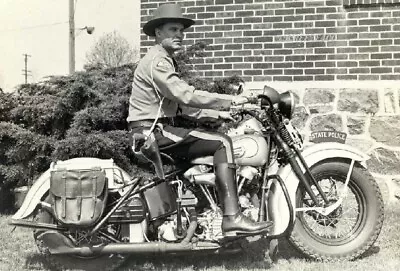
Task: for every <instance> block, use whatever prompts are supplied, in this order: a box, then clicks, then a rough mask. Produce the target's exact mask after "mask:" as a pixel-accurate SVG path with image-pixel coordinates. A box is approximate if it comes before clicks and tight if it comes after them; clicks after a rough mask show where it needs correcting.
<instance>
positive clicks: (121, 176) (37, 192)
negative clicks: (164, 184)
mask: <svg viewBox="0 0 400 271" xmlns="http://www.w3.org/2000/svg"><path fill="white" fill-rule="evenodd" d="M55 165H56V166H60V167H65V168H74V169H88V168H93V167H101V168H102V169H104V170H105V172H106V176H107V179H108V188H109V189H113V188H116V189H118V188H120V187H123V184H124V183H126V182H127V181H129V180H130V179H131V177H130V176H129V174H128V173H126V172H125V171H124V170H123V169H121V168H120V167H118V166H116V165H115V164H114V162H113V160H112V159H98V158H90V157H81V158H73V159H69V160H65V161H58V162H57V163H56V164H53V165H52V166H51V167H50V169H48V170H46V171H45V172H44V173H43V174H42V175H40V177H39V178H38V179H37V180H36V181H35V183H34V184H33V185H32V187H31V188H30V189H29V191H28V193H27V195H26V197H25V199H24V202H23V203H22V205H21V208H19V210H18V211H17V212H16V213H15V214H14V215H13V217H12V219H24V218H26V217H28V216H30V215H31V214H32V213H33V211H34V210H35V209H36V207H37V206H38V204H39V203H40V201H41V200H42V199H43V197H44V196H45V195H46V194H47V193H48V191H49V189H50V172H51V170H52V168H53V167H55Z"/></svg>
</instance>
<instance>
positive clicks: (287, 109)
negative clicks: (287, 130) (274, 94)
mask: <svg viewBox="0 0 400 271" xmlns="http://www.w3.org/2000/svg"><path fill="white" fill-rule="evenodd" d="M279 96H280V101H279V105H278V108H279V111H280V112H281V113H282V115H283V116H285V117H286V118H288V119H292V117H293V113H294V96H293V93H292V92H290V91H285V92H283V93H281V94H280V95H279Z"/></svg>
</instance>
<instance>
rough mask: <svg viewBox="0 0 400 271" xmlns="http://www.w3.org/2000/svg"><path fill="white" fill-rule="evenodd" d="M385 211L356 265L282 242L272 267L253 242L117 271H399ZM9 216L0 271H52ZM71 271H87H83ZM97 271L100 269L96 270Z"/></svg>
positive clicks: (397, 214)
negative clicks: (310, 256) (313, 256)
mask: <svg viewBox="0 0 400 271" xmlns="http://www.w3.org/2000/svg"><path fill="white" fill-rule="evenodd" d="M395 207H396V206H392V207H387V212H386V217H385V223H384V226H383V229H382V232H381V234H380V236H379V238H378V241H377V242H376V243H375V245H374V247H373V248H372V250H371V251H370V252H369V253H368V254H367V255H365V256H364V257H363V258H362V259H359V260H356V261H352V262H349V261H338V262H331V263H321V262H315V261H309V260H307V259H304V258H303V257H302V256H301V255H299V254H298V253H296V252H295V251H294V250H293V249H292V248H290V246H289V245H287V244H286V243H285V242H281V243H280V245H279V253H278V261H277V262H276V263H272V262H271V261H270V259H269V258H268V257H265V255H264V253H263V252H262V250H261V249H260V248H261V247H262V246H263V245H265V243H263V242H256V243H255V244H254V245H253V246H250V247H249V249H247V250H246V251H243V252H241V253H238V254H228V255H209V254H203V255H192V254H187V255H184V256H182V255H181V256H170V255H154V256H152V257H150V256H148V257H141V258H135V257H133V256H131V257H128V258H127V259H126V260H125V262H124V263H123V264H122V266H120V267H119V268H118V269H117V270H119V271H133V270H135V271H137V270H144V271H151V270H165V271H167V270H168V271H170V270H171V271H172V270H174V271H175V270H177V271H189V270H195V271H200V270H204V271H217V270H232V271H233V270H237V271H244V270H246V271H247V270H269V271H280V270H289V271H303V270H304V271H308V270H309V271H311V270H312V271H315V270H318V271H336V270H351V271H366V270H376V271H379V270H382V271H383V270H384V271H395V270H400V231H399V222H400V209H399V208H395ZM9 219H10V217H9V216H1V217H0V240H1V242H0V251H1V252H0V271H3V270H4V271H5V270H18V271H19V270H21V271H23V270H53V269H52V268H51V267H50V266H49V264H48V262H47V260H46V258H44V257H43V256H41V255H40V254H38V252H37V249H36V246H35V244H34V242H33V238H32V232H31V230H29V229H23V228H17V229H16V230H15V231H14V232H11V231H12V229H13V227H11V226H9V225H8V224H7V222H8V220H9ZM74 270H88V269H86V268H84V267H82V268H81V269H74ZM97 270H98V271H100V270H99V269H97Z"/></svg>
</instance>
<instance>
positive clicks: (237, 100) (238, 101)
mask: <svg viewBox="0 0 400 271" xmlns="http://www.w3.org/2000/svg"><path fill="white" fill-rule="evenodd" d="M257 102H258V98H257V97H246V96H234V98H233V99H232V105H242V104H246V103H249V104H256V103H257Z"/></svg>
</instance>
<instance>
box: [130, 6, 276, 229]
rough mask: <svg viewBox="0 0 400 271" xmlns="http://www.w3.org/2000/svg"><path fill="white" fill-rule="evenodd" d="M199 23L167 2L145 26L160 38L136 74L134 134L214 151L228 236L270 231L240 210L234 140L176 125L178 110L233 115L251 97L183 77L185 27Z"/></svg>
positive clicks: (181, 153) (175, 146) (182, 150)
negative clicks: (179, 61) (202, 87)
mask: <svg viewBox="0 0 400 271" xmlns="http://www.w3.org/2000/svg"><path fill="white" fill-rule="evenodd" d="M194 23H195V22H194V21H193V20H191V19H188V18H185V17H183V15H182V11H181V8H180V6H178V5H176V4H165V5H161V6H159V8H158V9H157V10H156V11H155V12H154V16H153V18H152V19H150V20H149V21H148V22H147V23H146V24H145V25H144V26H143V31H144V33H145V34H146V35H148V36H150V37H155V42H156V44H155V45H154V46H153V47H151V48H150V49H149V51H148V52H147V54H146V55H145V56H144V57H143V58H142V59H141V60H140V62H139V63H138V66H137V68H136V71H135V74H134V79H133V83H132V94H131V97H130V99H129V116H128V118H127V121H128V122H129V124H128V127H129V129H130V133H131V135H132V137H133V135H134V134H145V135H146V136H150V135H151V134H154V137H155V140H156V142H157V144H158V146H159V148H160V149H161V150H162V151H163V152H164V153H167V154H169V155H171V156H175V157H187V158H189V159H194V158H197V157H202V156H207V155H213V156H214V161H213V163H214V168H215V174H216V184H217V190H218V194H219V197H220V202H221V204H222V206H221V207H222V210H223V222H222V230H223V232H224V235H225V236H236V235H253V234H259V233H262V232H266V231H267V230H268V228H270V226H271V224H272V223H271V222H254V221H252V220H250V219H249V218H247V217H246V216H243V215H242V213H241V211H240V207H239V203H238V195H237V184H236V169H235V164H234V156H233V148H232V141H231V139H230V138H229V137H228V136H226V135H223V134H219V133H211V132H204V131H200V130H190V129H186V128H183V127H176V126H174V117H176V116H177V114H178V113H180V114H182V115H186V116H190V117H195V118H197V119H201V118H203V117H213V118H223V119H229V118H230V114H229V112H227V110H229V109H230V107H231V105H240V104H243V103H246V102H247V99H246V98H245V97H240V96H232V95H223V94H215V93H209V92H206V91H199V90H195V89H194V87H192V86H189V85H188V84H187V83H186V82H185V81H183V80H181V79H180V78H179V76H178V74H177V73H176V62H175V60H174V59H173V55H174V53H175V52H177V51H178V50H180V49H182V42H183V38H184V30H185V29H186V28H188V27H190V26H192V25H193V24H194ZM219 110H225V111H219Z"/></svg>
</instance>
